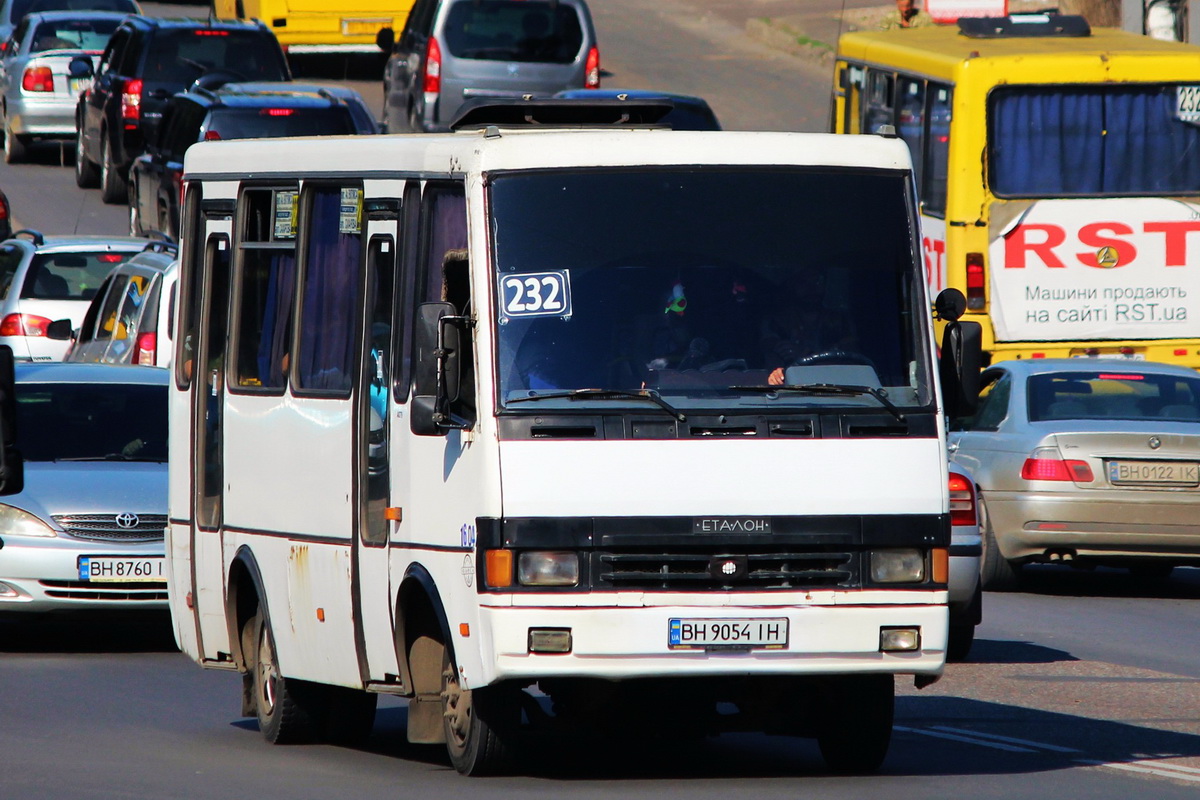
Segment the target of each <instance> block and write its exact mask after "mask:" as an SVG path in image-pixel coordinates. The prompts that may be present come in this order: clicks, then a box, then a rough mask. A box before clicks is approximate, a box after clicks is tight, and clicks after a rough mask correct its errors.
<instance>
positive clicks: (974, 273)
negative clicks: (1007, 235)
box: [967, 253, 983, 311]
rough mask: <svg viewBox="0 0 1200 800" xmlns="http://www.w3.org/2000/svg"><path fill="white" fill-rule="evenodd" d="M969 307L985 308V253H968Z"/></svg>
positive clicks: (975, 309) (980, 309)
mask: <svg viewBox="0 0 1200 800" xmlns="http://www.w3.org/2000/svg"><path fill="white" fill-rule="evenodd" d="M967 308H969V309H971V310H972V311H982V310H983V253H967Z"/></svg>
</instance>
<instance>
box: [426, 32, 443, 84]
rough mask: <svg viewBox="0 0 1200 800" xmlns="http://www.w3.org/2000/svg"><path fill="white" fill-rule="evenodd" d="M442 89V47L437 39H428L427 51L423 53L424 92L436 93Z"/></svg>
mask: <svg viewBox="0 0 1200 800" xmlns="http://www.w3.org/2000/svg"><path fill="white" fill-rule="evenodd" d="M441 90H442V48H441V46H440V45H439V44H438V43H437V39H430V40H429V52H428V53H426V54H425V93H426V94H437V93H438V92H440V91H441Z"/></svg>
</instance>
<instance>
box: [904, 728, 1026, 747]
mask: <svg viewBox="0 0 1200 800" xmlns="http://www.w3.org/2000/svg"><path fill="white" fill-rule="evenodd" d="M893 728H894V729H895V730H898V731H904V732H905V733H919V734H921V735H922V736H932V737H934V738H935V739H949V740H950V741H952V742H966V743H968V744H977V745H979V746H980V747H991V748H992V749H994V750H1004V751H1005V752H1008V753H1036V752H1037V751H1036V750H1030V749H1029V748H1028V747H1017V746H1016V745H1011V744H1001V743H1000V742H987V741H984V740H982V739H972V738H969V737H966V736H956V735H954V734H952V733H942V732H940V731H933V730H923V729H921V728H906V727H904V726H903V725H895V726H893Z"/></svg>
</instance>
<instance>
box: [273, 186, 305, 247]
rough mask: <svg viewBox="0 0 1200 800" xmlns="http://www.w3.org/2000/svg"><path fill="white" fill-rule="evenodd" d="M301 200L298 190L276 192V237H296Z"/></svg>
mask: <svg viewBox="0 0 1200 800" xmlns="http://www.w3.org/2000/svg"><path fill="white" fill-rule="evenodd" d="M299 202H300V193H299V192H297V191H292V190H288V191H278V192H275V238H276V239H295V238H296V209H297V206H298V205H299Z"/></svg>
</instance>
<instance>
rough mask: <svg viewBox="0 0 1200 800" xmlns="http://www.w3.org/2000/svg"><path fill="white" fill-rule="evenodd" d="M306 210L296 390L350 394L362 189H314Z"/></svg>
mask: <svg viewBox="0 0 1200 800" xmlns="http://www.w3.org/2000/svg"><path fill="white" fill-rule="evenodd" d="M305 209H306V210H307V214H306V215H305V219H304V232H305V239H304V242H305V244H304V250H303V260H304V264H303V272H302V276H301V290H300V291H301V297H300V304H301V305H300V325H299V327H298V328H297V335H298V337H299V341H298V342H297V347H296V350H297V353H296V359H297V363H296V372H295V375H296V386H297V388H298V389H301V390H304V391H311V392H322V393H336V394H339V395H348V394H349V393H350V386H351V383H352V381H353V376H354V369H355V358H356V354H357V337H356V335H355V331H356V330H357V328H358V324H357V321H358V319H359V300H360V297H359V282H360V275H361V268H360V265H361V263H362V257H363V222H362V220H363V215H362V189H361V188H358V187H345V186H322V187H319V188H316V189H313V190H312V191H310V192H308V193H307V197H306V202H305Z"/></svg>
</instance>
